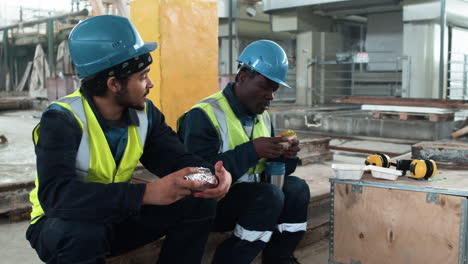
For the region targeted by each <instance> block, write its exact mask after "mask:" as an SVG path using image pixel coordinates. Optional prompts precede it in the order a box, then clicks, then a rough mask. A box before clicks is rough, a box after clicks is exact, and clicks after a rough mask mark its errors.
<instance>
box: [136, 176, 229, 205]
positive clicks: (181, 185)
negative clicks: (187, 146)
mask: <svg viewBox="0 0 468 264" xmlns="http://www.w3.org/2000/svg"><path fill="white" fill-rule="evenodd" d="M197 172H198V170H197V169H196V168H184V169H181V170H178V171H176V172H174V173H171V174H169V175H167V176H165V177H163V178H161V179H158V180H155V181H152V182H150V183H148V184H146V190H145V194H144V195H143V204H152V205H168V204H172V203H174V202H176V201H178V200H180V199H182V198H184V197H185V196H187V195H190V194H192V191H191V189H196V188H201V187H202V186H203V184H202V183H201V182H198V181H187V180H185V179H184V176H185V175H188V174H192V173H197ZM230 176H231V175H230V174H229V179H230Z"/></svg>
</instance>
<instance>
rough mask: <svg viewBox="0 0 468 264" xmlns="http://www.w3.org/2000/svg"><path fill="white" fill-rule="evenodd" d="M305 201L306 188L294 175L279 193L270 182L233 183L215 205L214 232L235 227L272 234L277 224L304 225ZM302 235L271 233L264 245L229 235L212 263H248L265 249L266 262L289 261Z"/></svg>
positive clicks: (288, 177)
mask: <svg viewBox="0 0 468 264" xmlns="http://www.w3.org/2000/svg"><path fill="white" fill-rule="evenodd" d="M309 200H310V192H309V186H308V185H307V183H306V182H305V181H304V180H302V179H300V178H297V177H295V176H287V177H285V182H284V186H283V190H281V189H279V188H278V187H276V186H275V185H272V184H270V183H261V182H260V183H237V184H235V185H233V186H232V187H231V189H230V190H229V193H228V194H227V195H226V196H225V197H224V198H223V199H222V200H220V201H219V202H218V208H217V212H216V219H215V224H214V230H215V231H218V232H224V231H229V230H233V229H234V227H235V226H236V224H238V225H240V226H242V227H243V228H244V229H247V230H249V231H274V230H276V227H277V225H278V224H281V223H305V222H306V221H307V207H308V205H309ZM303 235H304V231H299V232H286V231H283V232H282V233H280V232H278V231H275V232H273V236H272V237H271V240H270V242H268V243H266V242H263V241H261V240H257V241H252V242H249V241H247V240H241V239H240V238H238V237H237V236H235V235H234V234H233V235H232V236H231V237H229V238H228V239H226V240H225V241H224V242H222V243H221V244H220V245H219V246H218V248H217V249H216V252H215V256H214V259H213V263H215V264H231V263H232V264H244V263H245V264H246V263H250V262H252V260H253V259H254V258H255V257H256V256H257V255H258V253H260V251H262V250H263V249H264V248H265V247H266V248H265V250H264V253H263V254H264V257H265V258H264V259H265V260H266V261H267V262H268V260H269V259H275V260H278V259H284V258H289V257H290V256H291V255H292V253H293V252H294V250H295V248H296V246H297V245H298V244H299V241H300V240H301V238H302V237H303ZM270 263H275V262H274V261H273V262H270Z"/></svg>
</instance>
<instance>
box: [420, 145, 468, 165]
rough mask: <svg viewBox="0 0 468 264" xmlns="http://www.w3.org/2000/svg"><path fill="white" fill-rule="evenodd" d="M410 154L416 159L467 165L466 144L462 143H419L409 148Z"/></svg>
mask: <svg viewBox="0 0 468 264" xmlns="http://www.w3.org/2000/svg"><path fill="white" fill-rule="evenodd" d="M411 153H412V157H413V158H416V159H432V160H434V161H436V162H437V161H441V162H453V163H468V144H466V143H462V142H458V143H450V142H420V143H417V144H415V145H413V146H412V147H411Z"/></svg>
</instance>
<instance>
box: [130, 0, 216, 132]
mask: <svg viewBox="0 0 468 264" xmlns="http://www.w3.org/2000/svg"><path fill="white" fill-rule="evenodd" d="M217 12H218V9H217V3H216V1H206V0H136V1H133V2H131V3H130V13H131V17H130V19H131V20H132V22H133V23H134V25H135V27H136V28H137V29H138V31H139V32H140V35H141V37H142V38H143V40H144V41H156V42H158V49H157V50H156V51H155V52H153V53H152V56H153V58H154V62H153V64H152V66H151V72H150V77H151V78H152V80H153V82H154V83H155V86H154V88H153V89H151V92H150V94H149V98H150V99H151V100H152V101H153V102H154V104H155V105H156V106H157V107H158V108H159V109H160V110H161V111H162V112H163V113H164V115H165V116H166V122H167V123H168V124H169V125H170V126H171V127H172V128H174V129H175V127H176V121H177V118H179V116H180V115H182V114H183V113H184V112H185V111H187V110H189V109H190V108H191V107H192V106H193V105H194V104H195V103H197V102H198V101H200V100H201V99H203V98H205V97H207V96H209V95H211V94H213V93H215V92H217V91H218V14H217Z"/></svg>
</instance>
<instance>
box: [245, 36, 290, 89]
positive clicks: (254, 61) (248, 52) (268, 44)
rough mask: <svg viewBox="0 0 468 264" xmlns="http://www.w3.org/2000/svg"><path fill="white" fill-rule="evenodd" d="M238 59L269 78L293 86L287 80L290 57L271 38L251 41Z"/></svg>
mask: <svg viewBox="0 0 468 264" xmlns="http://www.w3.org/2000/svg"><path fill="white" fill-rule="evenodd" d="M237 61H238V62H240V63H242V64H243V65H245V66H248V67H249V68H251V69H253V70H255V71H256V72H258V73H260V74H262V75H263V76H265V77H267V78H268V79H270V80H272V81H274V82H276V83H279V84H281V85H283V86H286V87H288V88H291V87H290V86H289V85H288V84H287V83H286V82H285V81H286V74H287V73H288V57H287V55H286V52H284V50H283V48H281V47H280V45H278V44H276V43H275V42H273V41H271V40H257V41H254V42H252V43H250V44H249V45H248V46H247V47H246V48H245V49H244V50H243V51H242V53H241V54H240V56H239V57H238V58H237Z"/></svg>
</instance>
